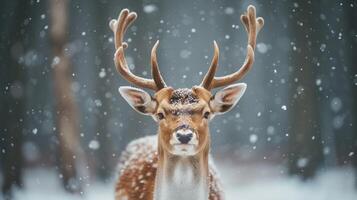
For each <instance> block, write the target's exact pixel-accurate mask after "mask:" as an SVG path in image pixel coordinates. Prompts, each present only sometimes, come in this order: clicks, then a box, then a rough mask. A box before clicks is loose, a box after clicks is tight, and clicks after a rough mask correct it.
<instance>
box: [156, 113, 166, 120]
mask: <svg viewBox="0 0 357 200" xmlns="http://www.w3.org/2000/svg"><path fill="white" fill-rule="evenodd" d="M157 118H158V119H159V120H162V119H164V118H165V116H164V114H163V113H161V112H159V113H157Z"/></svg>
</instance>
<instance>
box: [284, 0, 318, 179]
mask: <svg viewBox="0 0 357 200" xmlns="http://www.w3.org/2000/svg"><path fill="white" fill-rule="evenodd" d="M312 4H313V5H312ZM317 5H318V2H315V1H314V3H311V2H300V3H299V6H298V7H297V8H294V9H296V12H295V13H294V14H293V15H294V16H293V17H292V18H291V26H292V27H291V31H292V41H293V42H294V44H293V45H292V49H293V51H292V52H291V71H292V72H291V75H292V77H291V83H292V87H291V97H290V98H291V99H290V103H291V108H292V109H291V116H290V121H291V122H290V123H291V124H290V125H291V126H290V133H289V161H288V163H289V164H288V167H289V173H290V174H292V175H299V176H301V177H302V178H303V179H309V178H311V177H313V176H314V175H315V173H316V170H317V168H318V167H319V166H320V164H321V161H322V159H323V158H322V156H323V154H322V145H321V132H320V130H319V128H320V126H319V120H318V112H319V108H318V106H319V105H318V102H317V98H316V97H317V94H316V87H314V85H315V75H316V71H315V70H316V69H315V66H314V62H313V56H314V55H313V52H314V50H316V49H315V48H316V46H315V44H314V42H315V40H314V39H316V37H317V36H316V33H314V29H313V28H312V27H315V25H316V24H317V23H316V22H315V21H316V19H318V12H315V11H316V8H317ZM316 15H317V16H316Z"/></svg>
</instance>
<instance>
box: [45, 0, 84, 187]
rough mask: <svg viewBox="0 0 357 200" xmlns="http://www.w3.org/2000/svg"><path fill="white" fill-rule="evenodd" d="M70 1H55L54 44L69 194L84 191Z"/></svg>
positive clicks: (58, 117) (60, 132) (61, 145)
mask: <svg viewBox="0 0 357 200" xmlns="http://www.w3.org/2000/svg"><path fill="white" fill-rule="evenodd" d="M67 6H68V1H67V0H51V1H50V13H51V24H52V26H51V33H50V34H51V41H52V45H53V53H54V59H53V63H52V68H53V79H54V80H53V81H54V93H55V99H56V102H55V105H56V106H55V107H56V108H55V109H56V127H57V134H58V140H59V162H60V166H59V168H60V173H61V175H60V177H61V178H62V180H63V184H64V187H65V189H66V190H67V191H69V192H78V191H80V182H79V180H78V172H77V168H76V167H77V166H76V164H77V163H78V161H77V160H80V159H81V158H80V156H81V155H80V152H81V148H80V143H79V133H78V132H79V122H78V111H77V107H76V105H75V99H74V94H73V92H72V90H71V84H72V79H71V67H70V59H69V57H68V55H66V53H65V51H64V45H65V43H66V39H67V37H66V36H67V23H68V13H67V12H68V11H67Z"/></svg>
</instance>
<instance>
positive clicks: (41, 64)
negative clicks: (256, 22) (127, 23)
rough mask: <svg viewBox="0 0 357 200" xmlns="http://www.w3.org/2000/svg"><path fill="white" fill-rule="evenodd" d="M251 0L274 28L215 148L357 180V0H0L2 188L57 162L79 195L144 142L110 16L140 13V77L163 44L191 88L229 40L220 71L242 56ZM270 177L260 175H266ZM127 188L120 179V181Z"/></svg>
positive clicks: (242, 158)
mask: <svg viewBox="0 0 357 200" xmlns="http://www.w3.org/2000/svg"><path fill="white" fill-rule="evenodd" d="M249 4H253V5H255V6H256V8H257V13H258V16H262V17H264V19H265V26H264V28H263V29H262V31H261V32H260V34H259V36H258V39H257V50H256V56H255V58H256V61H255V64H254V67H253V69H252V70H251V71H250V72H249V74H248V75H247V76H246V78H244V80H243V81H244V82H246V83H247V84H248V89H247V92H246V93H245V95H244V97H243V98H242V100H241V101H240V103H239V105H238V106H237V107H236V108H235V109H233V110H232V111H231V112H229V113H228V114H226V115H224V116H218V117H216V118H215V119H214V120H213V121H212V123H211V125H210V126H211V134H212V143H213V144H212V154H213V157H214V158H215V160H216V161H217V163H222V162H229V163H231V165H232V166H240V165H260V164H261V163H264V165H266V164H269V165H272V166H274V167H275V168H276V169H278V170H279V172H280V173H281V174H283V175H292V176H296V175H297V176H299V177H301V179H302V180H310V179H311V178H313V177H314V176H315V175H316V173H318V172H319V171H325V170H328V169H333V168H341V169H345V168H349V169H354V172H353V170H350V171H348V172H349V174H350V175H349V176H355V179H356V180H357V178H356V177H357V176H356V175H357V172H356V170H357V155H356V154H357V112H356V111H357V66H356V65H357V54H356V52H357V23H356V20H357V2H356V1H355V0H351V1H326V0H314V1H289V0H282V1H263V0H262V1H258V0H256V1H248V0H247V1H241V0H236V1H232V0H209V1H204V0H192V1H166V0H165V1H159V0H143V1H140V0H137V1H133V0H91V1H88V0H72V1H70V0H62V1H59V0H7V1H2V3H1V8H0V11H1V12H0V17H1V26H0V66H1V70H0V114H1V115H0V168H1V172H0V186H1V188H2V190H1V191H2V193H3V194H4V197H7V198H9V197H10V196H11V191H13V189H14V188H23V187H24V184H23V179H24V176H23V174H24V172H25V171H31V169H38V168H41V169H42V168H46V169H53V170H55V171H56V173H57V177H58V179H59V180H61V182H62V183H63V186H64V188H65V190H67V191H68V192H74V193H76V192H79V191H81V190H82V188H83V187H85V184H90V183H92V182H100V181H102V182H110V181H112V180H113V178H114V177H115V176H116V174H117V172H116V171H115V169H116V164H117V162H118V158H119V156H120V152H121V151H122V150H123V149H124V148H125V146H126V144H127V143H128V142H130V141H131V140H133V139H135V138H138V137H141V136H144V135H150V134H154V133H155V131H156V125H155V123H154V121H153V120H152V119H151V118H149V117H145V116H141V115H139V114H138V113H136V112H135V111H133V110H132V109H131V108H130V107H129V106H128V105H127V104H126V102H125V101H124V100H123V99H122V98H121V97H120V96H119V93H118V87H119V86H122V85H129V84H128V83H127V82H126V81H125V80H124V79H123V78H122V77H120V76H119V75H118V73H117V72H116V70H115V67H114V63H113V54H114V44H113V34H112V32H111V30H110V29H109V26H108V24H109V21H110V20H111V19H112V18H116V17H117V16H118V13H119V11H120V10H121V9H123V8H129V9H130V10H132V11H135V12H137V13H138V16H139V17H138V20H136V22H135V23H134V24H133V26H132V27H131V28H130V30H129V31H128V33H127V34H126V36H127V37H126V40H127V41H128V43H129V48H128V50H127V52H128V53H127V60H128V61H129V64H130V67H131V68H132V70H133V71H134V72H135V73H136V74H140V75H142V76H146V77H149V76H150V71H149V70H150V50H151V47H152V46H153V44H154V42H155V41H156V40H157V39H160V47H159V49H158V60H159V64H160V66H161V72H162V73H163V76H164V77H165V80H167V82H168V84H169V85H171V86H174V87H191V86H192V85H195V84H198V83H199V82H200V81H201V79H202V76H203V74H204V73H205V72H206V70H207V69H208V67H209V63H210V61H211V57H212V54H213V44H212V41H213V40H216V41H217V42H218V44H219V46H220V48H221V57H220V67H219V69H218V73H217V74H218V75H224V74H227V73H231V72H233V71H235V70H237V69H238V67H239V66H240V65H241V64H242V63H243V61H244V58H245V54H246V52H245V51H246V44H247V39H246V33H245V31H244V28H243V26H242V24H241V22H240V20H239V17H240V15H241V14H242V13H243V12H244V11H245V10H246V8H247V6H248V5H249ZM256 178H257V177H256ZM113 187H114V186H113ZM0 199H1V195H0Z"/></svg>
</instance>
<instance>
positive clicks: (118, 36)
mask: <svg viewBox="0 0 357 200" xmlns="http://www.w3.org/2000/svg"><path fill="white" fill-rule="evenodd" d="M136 18H137V14H136V13H135V12H130V11H129V10H128V9H123V10H122V11H121V12H120V14H119V16H118V19H117V20H115V19H113V20H111V21H110V23H109V26H110V28H111V29H112V31H113V32H114V38H115V49H116V52H115V54H114V63H115V66H116V68H117V71H118V72H119V73H120V74H121V75H122V76H123V77H124V78H125V79H126V80H127V81H129V82H131V83H133V84H135V85H137V86H139V87H143V88H148V89H152V90H155V91H158V90H160V89H162V88H164V87H166V84H165V82H164V81H163V78H162V76H161V74H160V71H159V68H158V64H157V59H156V49H157V45H158V43H157V44H155V45H154V47H153V50H152V52H153V51H154V54H153V53H152V55H151V60H152V61H151V62H152V72H153V73H152V74H153V79H147V78H143V77H139V76H136V75H135V74H133V73H132V72H131V71H130V69H129V67H128V64H127V62H126V59H125V54H124V49H126V48H127V47H128V44H127V43H126V42H124V41H123V39H124V34H125V32H126V31H127V29H128V27H129V26H130V25H131V24H132V23H133V22H134V21H135V19H136Z"/></svg>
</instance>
